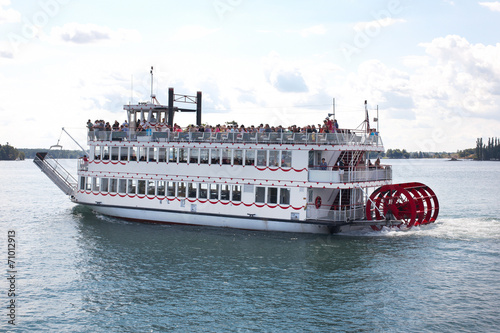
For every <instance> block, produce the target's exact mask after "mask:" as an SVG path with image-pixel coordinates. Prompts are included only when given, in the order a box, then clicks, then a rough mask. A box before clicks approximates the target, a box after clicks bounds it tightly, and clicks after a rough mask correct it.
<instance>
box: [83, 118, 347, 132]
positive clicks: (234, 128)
mask: <svg viewBox="0 0 500 333" xmlns="http://www.w3.org/2000/svg"><path fill="white" fill-rule="evenodd" d="M129 128H130V126H129V123H128V122H127V120H125V121H124V122H123V123H122V124H120V123H119V122H118V121H117V120H115V122H114V123H113V125H111V124H110V123H109V122H104V120H96V121H95V122H92V121H91V120H90V119H89V120H88V122H87V129H88V130H89V131H95V132H97V131H106V132H127V133H128V132H129ZM144 131H145V132H146V133H147V134H150V133H152V132H153V131H155V132H167V133H170V132H209V133H210V132H216V133H217V132H221V133H269V132H277V133H335V132H339V131H340V130H339V124H338V122H337V120H336V119H333V120H332V119H330V118H326V119H325V120H324V121H323V125H321V124H318V125H317V126H316V125H307V126H303V127H300V126H296V125H292V126H288V127H283V126H281V125H279V126H269V124H265V125H264V124H260V125H259V126H254V125H252V126H250V127H247V126H245V125H241V126H238V125H237V124H235V125H220V124H218V125H216V126H211V125H201V126H195V125H189V126H187V127H185V128H182V127H180V126H179V125H177V124H174V125H173V126H169V125H167V124H166V123H165V119H163V120H162V121H156V120H155V119H154V118H153V119H151V121H149V122H148V121H145V120H142V121H140V120H138V121H137V122H136V124H135V132H136V133H137V132H144Z"/></svg>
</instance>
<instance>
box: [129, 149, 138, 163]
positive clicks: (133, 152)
mask: <svg viewBox="0 0 500 333" xmlns="http://www.w3.org/2000/svg"><path fill="white" fill-rule="evenodd" d="M130 161H137V147H130Z"/></svg>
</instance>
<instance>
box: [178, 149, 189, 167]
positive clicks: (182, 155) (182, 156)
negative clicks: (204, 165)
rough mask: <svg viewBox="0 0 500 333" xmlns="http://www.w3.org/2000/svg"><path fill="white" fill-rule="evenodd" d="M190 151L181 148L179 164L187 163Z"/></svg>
mask: <svg viewBox="0 0 500 333" xmlns="http://www.w3.org/2000/svg"><path fill="white" fill-rule="evenodd" d="M187 159H188V150H187V148H179V163H187Z"/></svg>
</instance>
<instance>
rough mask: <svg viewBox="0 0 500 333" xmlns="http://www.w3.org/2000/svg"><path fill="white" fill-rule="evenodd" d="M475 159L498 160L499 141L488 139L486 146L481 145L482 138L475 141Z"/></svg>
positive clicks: (499, 151) (499, 152) (499, 153)
mask: <svg viewBox="0 0 500 333" xmlns="http://www.w3.org/2000/svg"><path fill="white" fill-rule="evenodd" d="M475 153H476V159H477V160H480V161H491V160H493V161H498V160H500V140H499V139H498V138H488V144H486V143H483V138H478V139H477V140H476V151H475Z"/></svg>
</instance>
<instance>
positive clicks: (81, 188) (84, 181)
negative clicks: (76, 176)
mask: <svg viewBox="0 0 500 333" xmlns="http://www.w3.org/2000/svg"><path fill="white" fill-rule="evenodd" d="M86 182H87V177H80V190H85V188H86V187H85V183H86Z"/></svg>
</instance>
